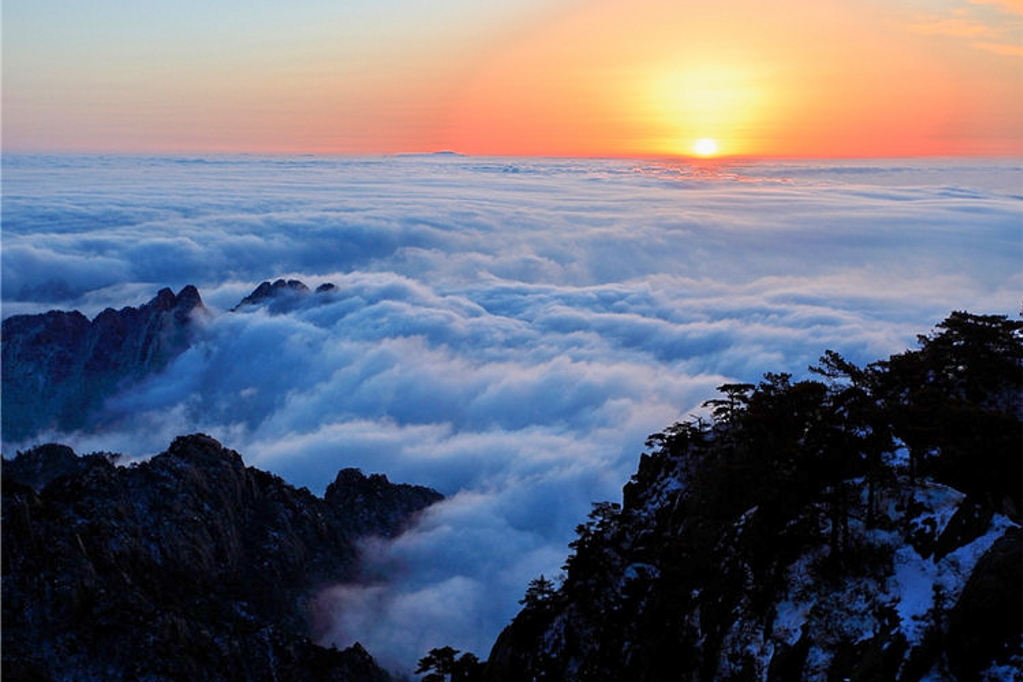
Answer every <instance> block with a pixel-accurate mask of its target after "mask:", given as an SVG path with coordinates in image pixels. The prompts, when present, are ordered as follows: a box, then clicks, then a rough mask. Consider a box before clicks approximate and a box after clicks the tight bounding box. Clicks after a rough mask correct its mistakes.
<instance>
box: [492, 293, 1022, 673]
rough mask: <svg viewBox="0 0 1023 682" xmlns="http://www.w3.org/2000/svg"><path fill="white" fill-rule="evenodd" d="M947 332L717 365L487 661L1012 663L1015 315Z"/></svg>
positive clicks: (502, 665) (626, 667) (1018, 371)
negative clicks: (717, 387) (916, 346)
mask: <svg viewBox="0 0 1023 682" xmlns="http://www.w3.org/2000/svg"><path fill="white" fill-rule="evenodd" d="M939 329H940V330H942V331H940V332H939V333H936V334H934V335H932V336H928V337H921V338H920V343H921V349H920V350H919V351H907V352H906V353H904V354H900V355H897V356H892V357H891V358H890V359H889V360H888V361H884V362H879V363H875V364H873V365H868V366H867V367H866V368H858V367H856V366H854V365H852V364H851V363H849V362H847V361H846V360H845V359H844V358H841V356H838V355H837V354H831V355H826V356H825V358H822V362H824V365H825V366H824V367H821V368H816V370H817V372H816V373H819V374H820V375H823V376H825V377H826V378H828V379H829V382H828V383H822V382H816V381H801V382H792V381H790V379H791V377H789V376H788V375H779V374H775V375H771V374H768V375H765V379H764V381H763V382H761V383H760V384H759V385H758V386H753V385H751V384H726V385H724V386H722V387H721V390H722V392H723V393H725V395H726V396H727V398H726V399H721V400H713V401H708V403H707V405H708V406H713V407H715V408H716V409H715V411H714V412H713V417H714V421H713V422H708V421H705V420H703V419H696V420H693V421H689V422H682V423H677V424H675V425H673V426H671V427H669V428H668V429H666V430H665V432H664V433H658V434H653V435H651V436H650V439H649V440H648V441H647V447H648V448H650V449H651V451H650V452H648V453H645V454H644V455H642V457H641V458H640V463H639V467H638V471H637V472H636V474H635V475H634V476H633V477H632V480H631V481H630V482H629V483H628V484H626V486H625V488H624V490H623V498H622V503H621V504H618V503H610V502H603V503H599V504H596V505H594V508H593V511H592V513H591V514H590V517H589V521H588V522H586V523H584V524H581V525H580V526H579V527H578V528H577V534H578V537H577V539H576V540H575V541H574V542H573V543H571V545H570V546H571V548H572V549H573V553H572V554H570V556H569V557H568V560H567V562H566V564H565V566H564V568H565V571H566V574H565V577H564V580H563V582H562V584H561V586H560V587H559V588H558V589H556V590H544V591H539V590H535V589H534V590H533V592H532V596H531V592H530V590H527V592H526V598H525V599H524V600H523V604H524V605H525V607H524V608H523V610H522V611H521V612H520V613H519V615H518V616H516V618H515V619H514V620H513V622H512V623H511V624H510V625H509V626H508V627H507V628H506V629H505V630H504V632H503V633H502V634H501V635H500V636H499V637H498V639H497V641H496V643H495V644H494V647H493V649H492V650H491V652H490V656H489V660H488V662H487V666H486V669H485V672H484V675H483V679H485V680H487V681H488V682H527V681H537V680H558V681H559V682H573V681H577V682H582V681H583V680H587V681H588V680H629V681H630V682H661V681H665V682H667V681H668V680H686V681H687V682H718V681H728V682H754V681H755V682H804V681H810V680H814V681H817V680H828V681H829V682H831V681H835V682H839V681H841V680H864V681H865V680H871V681H874V680H876V681H878V682H881V681H885V682H889V681H893V682H919V681H920V680H924V679H926V680H929V681H931V682H939V681H940V682H954V681H959V680H962V681H964V682H965V681H966V680H1003V679H1004V680H1010V679H1012V680H1016V679H1019V671H1020V669H1021V666H1023V541H1021V531H1020V523H1021V519H1020V514H1019V504H1018V500H1019V495H1020V482H1021V481H1020V477H1019V475H1018V474H1016V473H1015V472H1017V471H1018V467H1019V464H1020V461H1021V453H1023V444H1021V440H1020V438H1021V434H1023V421H1021V417H1023V412H1021V411H1020V396H1023V322H1019V321H1015V320H1009V319H1007V318H1005V317H1001V316H973V315H969V314H966V313H953V316H952V317H950V318H949V319H948V320H946V321H945V322H944V323H942V324H941V325H939ZM914 447H915V448H917V450H916V453H915V454H914V453H913V448H914ZM899 450H903V451H904V452H903V454H900V453H899V452H898V451H899ZM905 450H909V453H908V456H907V455H906V454H905ZM535 586H536V581H534V583H533V584H531V588H532V587H535Z"/></svg>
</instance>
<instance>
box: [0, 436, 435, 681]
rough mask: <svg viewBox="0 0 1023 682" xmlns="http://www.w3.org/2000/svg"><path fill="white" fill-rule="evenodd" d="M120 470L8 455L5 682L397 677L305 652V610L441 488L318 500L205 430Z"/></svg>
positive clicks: (352, 481) (68, 457)
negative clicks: (246, 461) (371, 539)
mask: <svg viewBox="0 0 1023 682" xmlns="http://www.w3.org/2000/svg"><path fill="white" fill-rule="evenodd" d="M115 460H116V456H113V455H107V454H94V455H87V456H84V457H78V456H76V455H75V454H74V453H73V452H72V451H71V450H70V449H69V448H66V447H64V446H59V445H46V446H40V447H38V448H35V449H33V450H30V451H28V452H25V453H20V454H19V456H18V457H17V458H15V459H13V460H11V461H7V460H4V462H3V472H2V479H3V529H4V532H3V669H4V678H5V679H57V680H83V679H135V678H144V679H152V680H164V679H166V680H181V679H206V680H240V679H244V680H271V679H272V680H336V681H353V682H354V681H356V680H358V681H363V680H365V681H369V682H372V681H373V680H380V681H383V680H387V679H389V677H388V675H387V674H386V673H385V672H384V671H383V670H381V669H380V668H379V667H377V666H376V664H375V663H374V662H373V660H372V658H371V657H370V655H369V654H368V653H367V652H366V651H365V650H363V649H362V647H361V646H359V645H354V646H352V647H350V648H348V649H346V650H344V651H337V650H328V649H323V648H320V647H318V646H316V645H314V644H313V643H312V642H310V641H309V639H308V638H307V636H306V635H307V633H308V632H309V623H308V622H307V620H308V615H309V614H307V613H306V606H307V603H308V601H309V600H310V598H311V597H312V595H313V594H314V593H315V591H316V589H317V588H318V587H320V586H323V585H325V584H331V583H336V582H345V581H349V580H353V579H355V578H356V577H357V575H356V572H357V547H356V543H357V541H358V540H359V539H360V538H362V537H365V536H367V535H379V536H385V537H389V536H393V535H395V534H397V533H398V532H400V530H401V529H402V528H403V527H404V526H405V524H407V523H408V522H409V521H410V520H411V518H412V517H413V516H414V515H415V514H416V512H418V511H419V510H421V509H423V508H425V507H426V506H428V505H430V504H433V503H434V502H437V501H438V500H440V499H441V495H440V494H439V493H437V492H435V491H433V490H430V489H428V488H422V487H417V486H410V485H395V484H391V483H390V482H388V481H387V479H386V478H385V477H383V476H380V475H374V476H371V477H368V478H367V477H366V476H363V475H362V474H361V473H360V472H359V471H357V470H353V469H348V470H343V471H341V472H340V473H339V474H338V476H337V480H336V481H335V482H334V483H332V484H331V486H330V487H329V488H328V490H327V494H326V495H325V496H324V498H318V497H316V496H314V495H313V494H311V493H310V492H309V491H308V490H306V489H304V488H303V489H296V488H294V487H292V486H290V485H288V484H287V483H285V482H284V481H283V480H281V479H280V478H278V477H276V476H273V475H271V474H269V473H266V472H263V471H260V470H257V469H254V468H251V467H246V466H244V465H243V463H242V460H241V457H240V456H239V455H238V453H236V452H234V451H232V450H228V449H226V448H224V447H223V446H221V445H220V444H219V443H218V442H216V441H215V440H213V439H212V438H209V437H208V436H203V435H194V436H187V437H181V438H178V439H176V440H175V441H174V443H173V444H171V446H170V448H169V449H168V450H167V451H166V452H165V453H162V454H160V455H157V456H155V457H153V458H152V459H150V460H148V461H146V462H143V463H140V464H137V465H132V466H126V467H125V466H117V465H116V464H115Z"/></svg>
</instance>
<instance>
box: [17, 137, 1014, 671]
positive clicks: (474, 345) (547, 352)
mask: <svg viewBox="0 0 1023 682" xmlns="http://www.w3.org/2000/svg"><path fill="white" fill-rule="evenodd" d="M215 161H216V162H215V163H210V164H178V163H174V162H171V161H167V160H159V159H155V160H148V161H146V162H145V164H148V165H145V167H144V169H145V172H140V166H139V165H138V164H139V163H140V162H139V161H137V160H133V159H129V158H124V159H108V160H106V161H104V162H103V163H96V162H94V161H90V160H88V159H70V160H65V162H64V163H63V164H62V165H54V164H52V163H51V162H50V161H48V160H46V159H36V158H25V157H21V158H19V159H18V160H17V162H9V161H8V160H7V159H6V158H5V169H4V172H5V177H4V193H5V195H4V249H3V253H2V255H0V259H2V265H3V277H4V282H3V284H4V286H3V294H4V297H5V298H4V313H5V314H9V313H10V312H25V311H31V310H40V309H46V308H48V307H50V306H52V305H53V300H54V299H67V300H65V301H64V303H66V304H67V305H70V306H81V307H83V309H85V310H86V311H88V312H90V313H93V314H94V313H95V312H98V310H99V309H100V308H101V307H103V306H107V305H114V306H115V307H117V306H121V305H128V304H134V305H137V304H139V303H141V302H143V301H144V300H145V299H146V298H148V297H150V296H152V295H153V294H155V291H156V289H157V288H159V287H162V286H171V287H174V288H176V287H180V286H183V285H184V284H188V283H192V284H196V285H198V286H199V287H200V289H201V291H202V293H203V295H204V297H205V298H206V300H207V301H208V302H209V304H210V305H212V306H213V307H214V308H216V309H217V310H218V313H217V315H215V316H214V318H213V319H212V320H211V321H209V322H208V323H207V324H206V326H205V328H204V333H203V337H202V339H201V342H200V343H198V344H197V345H196V346H194V347H193V348H191V349H190V350H189V351H187V352H186V353H185V354H184V355H182V356H181V357H179V358H178V359H177V361H176V362H175V363H174V364H173V365H172V366H171V367H170V368H169V370H168V371H167V372H166V373H165V374H164V375H162V376H159V377H153V378H152V379H151V380H150V381H148V382H146V383H145V384H143V385H141V386H138V387H136V388H135V389H134V390H132V391H130V392H128V393H126V394H124V395H121V396H119V397H118V398H117V399H115V400H113V401H112V402H111V403H110V406H109V408H110V409H109V415H108V417H109V421H108V427H107V429H106V430H105V431H103V432H101V433H80V434H46V438H48V439H59V440H63V441H65V442H68V443H70V444H72V445H74V446H76V447H77V448H78V449H79V450H81V451H90V450H97V449H107V450H116V451H123V452H127V453H128V454H132V455H144V454H152V453H154V452H158V451H160V450H162V449H164V448H165V447H166V446H167V444H168V443H169V442H170V440H171V439H172V438H173V437H174V436H175V435H178V434H181V433H186V432H194V431H205V432H208V433H210V434H211V435H213V436H215V437H217V438H219V439H221V440H222V441H223V442H224V443H225V444H226V445H228V446H230V447H232V448H234V449H236V450H238V451H240V452H241V453H242V454H243V456H244V457H245V458H246V461H247V462H248V463H249V464H254V465H258V466H261V467H264V468H268V469H270V470H273V471H275V472H277V473H280V474H281V475H283V476H284V477H285V478H286V479H288V480H290V481H292V482H294V483H295V484H297V485H305V486H308V487H310V488H311V489H313V490H314V491H317V492H322V490H323V488H324V487H325V486H326V484H327V483H329V482H330V481H331V480H332V479H333V477H334V475H335V474H336V472H337V470H338V469H339V468H341V467H345V466H359V467H361V468H363V469H364V470H367V471H382V472H385V473H387V474H388V475H389V476H390V477H391V478H392V479H393V480H402V481H409V482H415V483H423V484H427V485H432V486H435V487H437V488H438V489H440V490H441V491H442V492H444V493H445V494H447V495H449V499H448V500H447V501H446V502H445V503H443V504H442V505H439V506H438V507H436V508H434V509H432V510H431V511H430V513H429V514H427V515H426V516H425V517H424V519H423V520H422V522H421V523H420V524H419V525H418V526H417V527H416V528H414V529H412V530H411V531H410V532H409V533H408V534H406V535H405V536H403V537H401V538H399V539H398V540H397V541H395V542H393V543H390V544H379V545H375V546H373V547H372V551H369V552H368V553H367V565H366V570H367V572H368V573H369V576H370V577H371V578H372V581H371V582H370V583H369V585H368V586H350V585H349V586H339V587H337V588H335V589H332V590H329V591H328V592H326V593H325V594H324V595H323V598H322V599H321V606H322V607H323V610H321V612H320V616H321V618H320V620H319V621H318V624H317V627H318V628H319V631H320V632H321V633H323V636H324V637H327V638H330V637H335V638H336V639H337V640H338V641H339V642H340V643H346V642H348V641H352V640H360V641H362V642H363V644H365V645H366V646H367V647H368V648H369V649H370V651H371V652H373V653H374V654H376V655H380V656H382V657H385V658H387V659H388V660H391V661H394V662H396V663H399V664H401V665H405V666H406V667H408V666H412V665H414V662H415V661H414V659H415V658H416V657H418V656H420V655H422V654H423V653H425V651H426V649H427V648H429V647H431V646H438V645H442V644H451V645H453V646H456V647H458V648H463V649H464V648H467V649H471V650H473V651H475V652H476V653H477V654H478V655H480V656H481V657H485V656H486V655H487V653H488V652H487V650H486V647H487V646H489V644H490V643H491V642H492V641H493V638H494V637H495V636H496V634H497V632H498V630H499V629H500V628H501V627H502V626H503V625H504V624H505V622H506V621H507V619H508V618H509V617H510V616H511V615H512V614H513V613H514V612H515V610H516V609H517V603H516V602H517V599H518V598H519V597H521V595H522V592H523V591H524V589H525V585H526V583H527V582H528V581H529V579H531V578H533V577H535V576H536V575H538V574H540V573H545V574H547V575H552V574H556V573H557V572H558V569H559V567H560V565H561V563H562V561H563V560H564V555H565V552H566V550H567V543H568V542H569V541H570V540H571V539H572V534H573V529H574V527H575V525H576V524H577V523H579V522H581V521H583V520H584V519H585V516H586V513H587V512H588V510H589V503H590V502H591V501H596V500H602V499H613V498H617V496H618V495H619V493H620V488H621V486H622V485H623V484H624V483H625V481H626V480H627V479H628V476H629V475H630V474H631V473H632V472H633V470H634V468H635V465H636V461H637V458H638V456H639V453H640V450H641V449H642V443H643V441H644V439H645V436H646V435H647V434H649V433H651V432H654V431H657V430H660V429H661V428H662V427H664V426H666V425H667V424H669V423H670V422H671V421H673V420H675V419H678V418H682V417H685V416H686V415H687V414H689V413H690V412H692V411H695V410H698V409H699V405H700V403H701V402H702V401H703V400H705V399H707V398H710V397H712V394H713V387H714V386H716V385H718V384H720V383H724V382H725V381H728V380H734V379H739V380H745V381H756V380H757V379H758V378H759V377H760V375H761V374H762V373H763V372H764V371H789V372H793V373H796V374H800V373H803V372H805V370H806V367H807V365H808V364H811V363H813V362H815V361H816V359H817V358H818V357H819V355H820V354H821V353H822V352H823V350H824V349H826V348H833V349H835V350H838V351H840V352H842V353H843V354H846V355H847V356H848V357H850V358H851V359H853V360H855V361H858V362H868V361H872V360H875V359H878V358H880V357H884V356H886V355H887V354H889V353H892V352H896V351H899V350H902V349H903V348H905V347H907V345H911V344H912V343H913V340H914V335H915V334H917V333H922V332H926V331H928V330H929V328H930V327H931V325H933V324H934V323H936V322H938V321H939V320H940V319H942V318H943V317H944V316H945V315H946V314H947V313H948V312H950V311H951V310H953V309H969V310H972V311H976V312H1002V313H1008V314H1013V313H1015V312H1016V311H1017V310H1018V307H1019V303H1020V294H1019V292H1020V291H1021V290H1023V274H1021V273H1020V272H1019V262H1020V256H1021V255H1023V249H1021V246H1023V245H1021V239H1020V232H1019V215H1020V209H1021V202H1023V200H1021V198H1020V196H1019V194H1018V179H1019V177H1020V169H1019V168H1018V167H1015V166H1013V165H1011V164H1002V165H1001V166H997V165H992V164H986V165H985V164H977V163H973V164H965V165H959V166H952V165H947V164H946V165H942V164H937V163H933V162H932V163H929V164H928V163H924V162H920V163H914V164H913V165H909V164H888V165H864V164H854V163H851V162H845V163H839V164H829V165H826V164H802V165H800V164H795V163H788V164H773V165H772V164H762V165H756V166H748V167H740V166H736V167H733V168H731V169H729V171H728V172H724V173H717V174H710V175H707V174H703V175H694V174H693V173H690V172H688V169H686V168H685V167H683V166H678V165H671V164H655V163H647V164H639V165H637V164H634V163H630V162H622V161H608V162H602V161H564V162H559V161H526V160H516V161H509V162H505V161H498V160H486V159H472V158H456V159H446V160H443V161H441V160H436V159H431V158H429V157H427V158H414V159H382V160H346V159H315V160H310V161H309V162H308V163H303V162H296V163H284V162H283V161H279V160H273V159H269V160H267V159H243V158H238V159H232V158H227V159H218V160H215ZM7 164H10V165H7ZM511 167H514V168H515V169H517V170H518V171H519V172H514V173H510V172H504V171H506V170H508V169H509V168H511ZM1014 188H1015V189H1014ZM279 276H284V277H295V278H299V279H302V280H304V281H305V282H306V284H308V285H309V286H310V287H311V288H315V287H316V286H317V285H319V284H321V283H323V282H326V281H330V282H333V283H334V284H336V285H337V287H338V289H337V291H336V292H334V293H331V294H326V295H310V296H308V297H306V298H304V299H301V300H300V301H296V302H295V303H294V304H293V305H290V306H281V307H277V308H274V309H265V308H248V309H245V310H242V311H240V312H237V313H227V312H224V311H226V310H227V309H228V308H230V307H231V306H233V305H234V304H235V303H237V302H238V301H239V300H240V299H241V298H242V297H243V296H245V295H246V294H247V293H249V292H250V291H251V290H252V289H253V288H254V287H255V286H256V284H258V283H259V281H261V280H263V279H267V278H276V277H279ZM47 287H49V288H47ZM13 445H18V444H13ZM11 446H12V444H9V443H5V447H6V448H9V447H11ZM332 604H333V605H338V604H341V605H343V606H344V609H342V610H341V611H340V612H339V613H336V612H335V611H337V610H336V609H335V610H334V611H332V610H331V605H332ZM452 609H454V610H455V611H457V614H453V613H452ZM331 614H333V615H331ZM370 615H372V617H370ZM410 624H411V625H414V627H412V626H411V625H410Z"/></svg>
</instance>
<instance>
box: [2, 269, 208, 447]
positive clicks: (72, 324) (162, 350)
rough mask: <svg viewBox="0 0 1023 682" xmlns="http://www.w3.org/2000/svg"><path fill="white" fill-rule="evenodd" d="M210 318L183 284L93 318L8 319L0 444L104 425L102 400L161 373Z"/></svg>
mask: <svg viewBox="0 0 1023 682" xmlns="http://www.w3.org/2000/svg"><path fill="white" fill-rule="evenodd" d="M207 314H208V311H207V309H206V307H205V306H204V305H203V302H202V297H201V296H200V295H199V291H198V290H197V289H196V288H195V287H193V286H187V287H185V288H183V289H182V290H181V291H180V292H178V293H177V294H176V295H175V294H174V292H172V291H171V290H170V289H163V290H161V291H160V292H159V293H158V294H157V295H156V297H155V298H153V299H152V300H151V301H149V302H148V303H146V304H144V305H142V306H139V307H138V308H135V307H126V308H122V309H120V310H114V309H112V308H108V309H107V310H104V311H103V312H101V313H100V314H99V315H97V316H96V318H95V319H93V320H89V319H88V318H87V317H85V316H84V315H82V314H81V313H79V312H77V311H72V312H63V311H57V310H54V311H50V312H48V313H44V314H41V315H15V316H12V317H9V318H7V319H5V320H4V321H3V328H2V334H0V335H2V343H3V350H2V362H3V368H4V371H3V378H2V399H3V406H4V409H3V421H2V428H3V435H4V439H5V440H6V441H8V442H17V441H19V440H22V439H24V438H27V437H30V436H33V435H34V434H36V433H38V432H39V431H40V430H41V429H46V428H54V429H57V430H60V431H73V430H75V429H80V428H83V427H85V426H87V425H92V424H95V423H96V422H97V421H101V420H102V414H101V412H102V408H103V403H104V401H105V400H106V399H108V398H110V397H111V396H113V395H115V394H116V393H117V392H119V391H120V390H122V389H124V388H125V387H127V386H130V385H131V384H132V383H134V382H136V381H138V380H139V379H141V378H143V377H145V376H146V375H148V374H151V373H153V372H158V371H160V370H162V369H164V368H165V367H166V366H167V364H168V363H169V362H170V361H171V360H173V359H174V358H175V357H177V356H178V355H180V354H181V353H182V352H183V351H184V350H186V349H187V348H188V346H189V345H190V344H191V343H192V341H193V339H194V337H195V335H196V333H197V325H198V322H199V321H200V320H201V319H202V317H203V316H205V315H207Z"/></svg>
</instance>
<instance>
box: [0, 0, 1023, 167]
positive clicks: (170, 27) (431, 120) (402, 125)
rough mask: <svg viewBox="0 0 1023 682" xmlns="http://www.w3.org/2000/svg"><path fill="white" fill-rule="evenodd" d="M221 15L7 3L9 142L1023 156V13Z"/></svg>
mask: <svg viewBox="0 0 1023 682" xmlns="http://www.w3.org/2000/svg"><path fill="white" fill-rule="evenodd" d="M212 5H213V6H214V7H216V8H217V9H210V6H211V3H202V2H199V0H180V2H179V3H176V4H174V5H173V6H172V7H174V8H176V9H168V8H167V6H166V5H165V3H161V4H159V5H158V4H155V3H153V4H152V5H151V6H150V5H147V4H145V3H141V4H139V3H129V2H127V0H104V1H103V2H98V3H92V4H90V3H76V2H73V0H7V2H5V3H4V23H3V31H4V36H3V38H4V41H3V49H4V55H3V56H4V74H3V75H4V79H3V122H4V126H3V143H4V148H5V149H8V150H26V151H113V152H167V151H181V152H218V151H229V152H313V153H360V154H361V153H394V152H414V151H432V150H438V149H452V150H456V151H460V152H465V153H472V154H495V155H543V156H663V155H689V154H692V153H693V145H694V143H695V142H696V140H698V139H700V138H710V139H713V140H715V141H716V142H717V145H718V149H719V152H720V153H721V154H722V155H738V156H784V157H804V156H811V157H846V156H918V155H1007V154H1011V155H1021V154H1023V40H1021V37H1023V1H1021V0H776V1H775V2H772V3H764V2H753V1H752V0H715V2H713V3H710V2H696V1H694V0H673V1H669V0H548V1H547V2H542V3H541V2H539V0H520V2H519V3H518V4H516V5H515V7H514V8H513V9H508V8H502V9H481V8H480V7H478V6H477V5H479V3H476V4H473V3H471V2H469V0H438V2H437V3H436V4H431V6H430V11H429V13H424V11H423V9H422V8H423V7H424V5H423V4H422V3H419V4H415V3H413V2H411V0H379V2H377V3H361V2H359V1H357V0H353V2H352V3H330V2H328V1H327V0H308V2H306V3H301V9H298V8H290V9H288V10H287V11H285V10H283V9H282V8H281V3H273V2H270V0H252V1H251V2H242V1H241V0H225V2H222V3H212ZM338 5H343V6H344V7H343V8H339V7H337V6H338Z"/></svg>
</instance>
